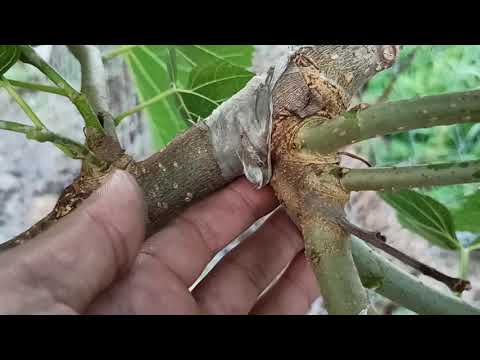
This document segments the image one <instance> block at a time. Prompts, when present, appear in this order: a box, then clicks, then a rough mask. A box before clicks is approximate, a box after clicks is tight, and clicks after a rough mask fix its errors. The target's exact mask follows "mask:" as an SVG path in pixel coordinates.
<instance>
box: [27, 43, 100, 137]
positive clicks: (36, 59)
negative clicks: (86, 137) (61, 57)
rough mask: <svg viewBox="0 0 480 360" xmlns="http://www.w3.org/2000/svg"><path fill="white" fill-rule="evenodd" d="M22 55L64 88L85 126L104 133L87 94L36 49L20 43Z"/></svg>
mask: <svg viewBox="0 0 480 360" xmlns="http://www.w3.org/2000/svg"><path fill="white" fill-rule="evenodd" d="M19 47H20V50H21V51H22V55H21V57H20V59H21V60H22V61H23V62H25V63H27V64H30V65H32V66H34V67H36V68H37V69H38V70H40V71H41V72H42V73H43V74H44V75H45V76H47V77H48V78H49V79H50V80H51V81H52V82H53V83H54V84H55V85H57V86H58V87H59V88H60V89H62V90H63V91H64V92H65V94H66V95H67V96H68V98H69V99H70V101H71V102H72V103H73V104H74V105H75V107H76V108H77V110H78V112H79V113H80V114H81V115H82V117H83V119H84V121H85V126H86V127H87V128H93V129H96V130H98V131H100V132H101V133H103V127H102V125H101V124H100V122H99V120H98V118H97V115H96V114H95V112H94V111H93V109H92V107H91V106H90V103H89V102H88V100H87V98H86V96H85V95H84V94H82V93H79V92H78V91H77V90H75V89H74V88H73V87H72V86H71V85H70V84H69V83H68V82H67V81H66V80H65V79H64V78H63V77H62V76H61V75H60V74H59V73H58V72H57V71H56V70H55V69H54V68H52V67H51V66H50V65H49V64H48V63H47V62H46V61H45V60H43V59H42V58H41V57H40V56H39V55H38V54H37V53H36V51H35V50H34V49H33V48H32V47H31V46H28V45H19Z"/></svg>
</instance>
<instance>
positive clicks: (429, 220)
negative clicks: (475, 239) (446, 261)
mask: <svg viewBox="0 0 480 360" xmlns="http://www.w3.org/2000/svg"><path fill="white" fill-rule="evenodd" d="M379 195H380V197H381V198H382V199H383V200H384V201H385V202H386V203H387V204H389V205H390V206H392V207H393V208H394V209H395V210H396V211H397V218H398V220H399V222H400V224H401V225H402V226H403V227H405V228H407V229H408V230H410V231H412V232H414V233H416V234H418V235H420V236H422V237H423V238H425V239H427V240H428V241H430V242H431V243H432V244H434V245H437V246H439V247H442V248H445V249H451V250H456V249H460V248H461V245H460V242H459V241H458V239H457V236H456V235H455V226H454V223H453V219H452V216H451V214H450V212H449V210H448V209H447V208H446V207H445V206H444V205H442V204H441V203H439V202H438V201H436V200H434V199H433V198H431V197H430V196H426V195H423V194H420V193H418V192H415V191H412V190H402V191H398V192H393V193H392V192H388V193H383V194H379Z"/></svg>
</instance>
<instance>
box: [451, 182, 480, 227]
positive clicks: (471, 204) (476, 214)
mask: <svg viewBox="0 0 480 360" xmlns="http://www.w3.org/2000/svg"><path fill="white" fill-rule="evenodd" d="M451 211H452V216H453V221H454V223H455V228H456V229H457V230H459V231H470V232H474V233H480V221H479V219H480V191H476V192H475V193H473V194H472V195H468V196H466V197H464V200H463V204H462V205H461V206H460V207H457V208H454V209H452V210H451Z"/></svg>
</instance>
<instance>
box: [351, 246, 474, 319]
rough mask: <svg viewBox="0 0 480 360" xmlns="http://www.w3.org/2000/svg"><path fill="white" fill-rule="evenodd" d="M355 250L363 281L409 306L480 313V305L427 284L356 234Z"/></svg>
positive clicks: (430, 310)
mask: <svg viewBox="0 0 480 360" xmlns="http://www.w3.org/2000/svg"><path fill="white" fill-rule="evenodd" d="M352 253H353V259H354V261H355V264H356V266H357V269H358V271H359V273H360V277H361V279H362V283H363V285H364V286H365V287H368V288H371V289H373V290H375V291H376V292H377V293H379V294H381V295H383V296H385V297H386V298H388V299H390V300H392V301H394V302H396V303H397V304H400V305H402V306H404V307H405V308H407V309H409V310H412V311H414V312H416V313H418V314H423V315H480V309H477V308H475V307H473V306H471V305H469V304H467V303H465V302H464V301H462V300H460V299H459V298H458V297H455V296H452V295H450V294H447V293H445V292H442V291H438V290H436V289H434V288H432V287H430V286H427V285H425V284H424V283H422V282H421V281H420V280H419V279H417V278H416V277H414V276H412V275H410V274H408V273H407V272H406V271H404V270H402V269H400V268H399V267H398V266H396V265H394V264H393V263H392V262H391V261H390V260H388V259H386V258H385V257H383V256H381V255H380V254H378V253H377V252H376V251H374V250H373V249H371V248H370V247H369V246H367V245H366V244H365V243H364V242H363V241H361V240H360V239H357V238H355V237H352Z"/></svg>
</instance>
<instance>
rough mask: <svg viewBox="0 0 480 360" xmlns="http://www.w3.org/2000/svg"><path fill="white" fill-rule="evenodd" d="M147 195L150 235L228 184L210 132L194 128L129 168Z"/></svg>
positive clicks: (148, 231)
mask: <svg viewBox="0 0 480 360" xmlns="http://www.w3.org/2000/svg"><path fill="white" fill-rule="evenodd" d="M127 169H128V170H129V172H131V173H132V174H134V175H135V177H136V178H137V181H138V183H139V185H140V187H141V188H142V189H143V191H144V193H145V200H146V203H147V207H148V209H149V211H148V217H149V219H148V220H149V224H148V230H147V233H148V234H152V233H153V232H155V230H156V229H158V228H159V227H161V226H162V225H163V224H165V223H166V222H167V221H168V220H169V219H171V218H172V217H173V216H175V215H176V214H178V212H179V211H181V210H182V209H184V208H185V207H186V206H188V205H189V204H190V203H191V202H192V201H197V200H199V199H201V198H203V197H204V196H206V195H209V194H211V193H212V192H214V191H216V190H218V189H220V188H221V187H223V186H224V185H226V184H227V183H228V182H229V181H230V179H229V178H225V177H224V176H222V172H221V169H220V167H219V165H218V163H217V161H216V159H215V157H214V150H213V147H212V144H211V141H210V138H209V132H208V130H206V129H203V128H199V127H193V128H191V129H190V130H188V131H186V132H185V133H184V134H182V135H181V136H178V137H177V138H175V139H174V140H173V141H172V142H171V143H170V144H169V145H168V146H167V147H166V148H165V149H164V150H163V151H161V152H159V153H157V154H155V155H153V156H151V157H150V158H148V159H146V160H144V161H141V162H138V163H134V162H132V163H131V164H130V165H129V166H128V168H127Z"/></svg>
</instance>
